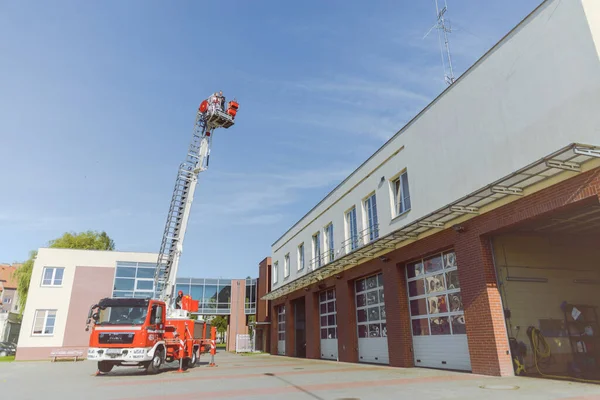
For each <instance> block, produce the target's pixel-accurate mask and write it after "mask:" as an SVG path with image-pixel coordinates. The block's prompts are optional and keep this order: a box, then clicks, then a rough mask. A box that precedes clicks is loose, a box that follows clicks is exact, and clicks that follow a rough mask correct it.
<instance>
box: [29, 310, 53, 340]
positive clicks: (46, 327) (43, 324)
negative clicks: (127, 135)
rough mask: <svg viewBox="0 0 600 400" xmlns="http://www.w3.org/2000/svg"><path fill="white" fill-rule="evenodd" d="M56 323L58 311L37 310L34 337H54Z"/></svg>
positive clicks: (34, 321)
mask: <svg viewBox="0 0 600 400" xmlns="http://www.w3.org/2000/svg"><path fill="white" fill-rule="evenodd" d="M55 322H56V310H35V318H34V320H33V335H35V336H51V335H53V334H54V324H55Z"/></svg>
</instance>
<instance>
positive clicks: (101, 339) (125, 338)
mask: <svg viewBox="0 0 600 400" xmlns="http://www.w3.org/2000/svg"><path fill="white" fill-rule="evenodd" d="M134 336H135V334H134V333H132V332H125V333H116V332H103V333H100V334H99V335H98V343H100V344H131V343H133V337H134Z"/></svg>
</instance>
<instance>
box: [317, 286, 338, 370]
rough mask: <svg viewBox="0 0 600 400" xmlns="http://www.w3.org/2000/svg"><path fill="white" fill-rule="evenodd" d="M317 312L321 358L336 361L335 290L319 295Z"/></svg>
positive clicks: (325, 291)
mask: <svg viewBox="0 0 600 400" xmlns="http://www.w3.org/2000/svg"><path fill="white" fill-rule="evenodd" d="M319 310H320V316H321V358H325V359H328V360H337V359H338V341H337V316H336V314H337V310H336V306H335V289H330V290H324V291H322V292H321V293H319Z"/></svg>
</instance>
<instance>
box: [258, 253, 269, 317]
mask: <svg viewBox="0 0 600 400" xmlns="http://www.w3.org/2000/svg"><path fill="white" fill-rule="evenodd" d="M270 289H271V257H267V258H265V259H264V260H262V261H261V262H260V263H259V264H258V281H257V282H256V322H268V321H270V315H269V311H270V310H269V309H270V304H269V302H268V301H267V300H261V298H262V297H263V296H264V295H266V294H267V293H269V291H270Z"/></svg>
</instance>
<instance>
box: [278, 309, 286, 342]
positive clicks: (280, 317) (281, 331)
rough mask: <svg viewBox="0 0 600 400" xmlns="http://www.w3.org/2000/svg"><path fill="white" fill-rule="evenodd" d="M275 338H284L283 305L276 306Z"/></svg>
mask: <svg viewBox="0 0 600 400" xmlns="http://www.w3.org/2000/svg"><path fill="white" fill-rule="evenodd" d="M277 340H280V341H282V340H285V306H279V307H278V308H277Z"/></svg>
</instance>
